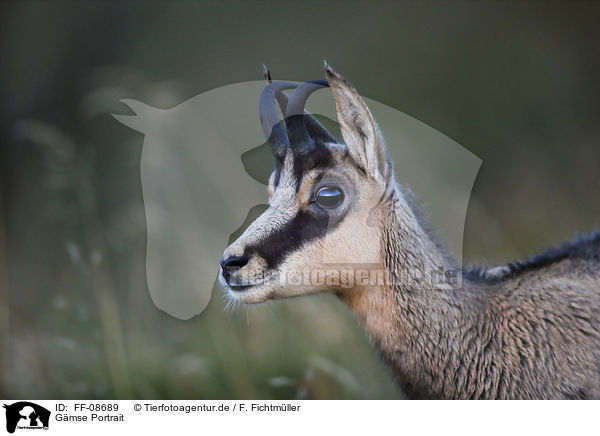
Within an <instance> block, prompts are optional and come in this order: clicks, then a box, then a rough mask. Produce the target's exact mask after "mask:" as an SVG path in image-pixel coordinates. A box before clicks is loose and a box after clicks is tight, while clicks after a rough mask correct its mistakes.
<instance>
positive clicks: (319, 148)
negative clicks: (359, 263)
mask: <svg viewBox="0 0 600 436" xmlns="http://www.w3.org/2000/svg"><path fill="white" fill-rule="evenodd" d="M266 74H267V75H268V71H267V73H266ZM325 76H326V78H327V81H326V82H325V81H310V82H306V83H303V84H299V85H298V84H294V83H290V82H272V81H271V80H270V76H269V77H268V78H269V84H268V85H266V86H265V88H264V90H263V92H262V94H261V96H260V102H259V112H260V119H261V123H262V127H263V130H264V132H265V136H266V137H267V139H268V143H269V146H270V148H271V151H272V153H273V155H274V170H273V173H272V174H271V177H270V179H269V186H268V194H269V207H268V209H267V210H266V211H265V212H264V213H263V214H262V215H261V216H260V217H258V218H257V219H256V220H255V221H254V222H253V223H252V224H251V225H250V226H249V227H248V228H247V229H246V231H245V232H244V233H243V234H242V235H241V236H240V237H239V238H238V239H237V240H236V241H234V242H233V243H232V244H231V245H230V246H229V247H227V249H226V250H225V252H224V254H223V257H222V258H221V261H220V263H221V267H222V269H221V273H220V274H219V280H220V282H221V285H222V286H223V288H224V289H225V291H226V292H227V293H228V295H229V297H231V298H232V299H233V300H236V301H241V302H245V303H256V302H262V301H265V300H267V299H273V298H284V297H291V296H297V295H303V294H309V293H314V292H320V291H333V292H342V291H343V290H344V289H343V288H342V287H340V285H339V283H338V282H337V281H336V280H333V281H331V282H325V283H323V282H319V283H314V282H313V281H312V280H308V281H307V280H282V278H281V277H282V276H284V277H287V278H290V277H291V276H290V272H291V273H294V274H298V273H300V274H302V273H304V274H306V273H307V272H309V274H310V272H311V271H325V270H327V271H330V272H332V271H333V272H335V271H341V269H344V268H348V264H356V259H357V257H356V253H360V256H359V258H360V259H368V261H367V262H368V263H369V264H373V263H375V264H380V265H383V263H384V262H383V258H382V257H383V254H382V247H381V244H380V242H379V241H380V240H381V235H382V232H383V231H384V228H383V227H384V224H383V221H382V220H378V219H377V215H378V213H377V211H378V206H379V205H380V204H381V203H382V202H383V201H384V200H385V199H386V198H388V197H389V194H390V193H391V191H392V190H393V189H394V188H393V187H394V183H393V171H392V164H391V162H390V160H389V158H388V155H387V152H386V150H385V146H384V144H383V139H382V137H381V134H380V133H379V130H378V128H377V124H376V123H375V120H374V119H373V116H372V114H371V112H370V111H369V108H368V107H367V106H366V104H365V102H364V101H363V99H362V98H361V97H360V95H359V94H358V92H357V91H356V90H355V89H354V88H353V87H352V86H351V85H350V84H349V83H348V82H347V81H346V80H345V79H344V78H343V77H342V76H340V75H339V74H338V73H336V72H335V71H334V70H333V69H331V67H329V66H328V65H326V66H325ZM325 86H329V87H330V88H331V90H332V93H333V98H334V101H335V105H336V112H337V119H338V123H339V126H340V130H341V133H342V136H343V139H344V142H343V143H341V142H340V141H338V140H337V139H336V138H334V136H333V135H331V134H330V133H329V132H328V131H327V130H326V129H325V128H324V127H323V126H322V125H321V124H320V123H319V122H318V121H317V120H316V119H315V118H314V117H313V116H311V115H310V114H308V112H306V111H305V109H304V106H305V103H306V101H307V99H308V97H309V96H310V94H311V93H312V92H314V91H316V90H318V89H320V88H322V87H325ZM288 89H289V90H293V91H291V94H290V96H289V99H288V96H287V95H286V94H285V93H284V92H283V91H284V90H288ZM276 102H277V103H278V104H279V106H280V108H281V112H282V113H283V114H284V120H283V121H281V122H280V121H279V120H278V118H277V111H276ZM324 253H335V256H334V258H335V259H332V258H331V257H330V256H324Z"/></svg>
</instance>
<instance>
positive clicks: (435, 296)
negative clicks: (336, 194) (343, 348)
mask: <svg viewBox="0 0 600 436" xmlns="http://www.w3.org/2000/svg"><path fill="white" fill-rule="evenodd" d="M390 198H391V200H390V201H387V202H384V203H383V204H382V205H381V206H380V207H379V211H378V217H379V218H378V219H379V225H380V226H381V227H380V228H381V229H382V232H383V234H384V237H383V238H382V242H383V244H382V257H383V258H384V262H385V267H386V268H388V269H392V270H393V269H397V270H399V272H400V273H406V272H410V270H411V269H414V268H422V267H423V265H428V264H429V265H434V266H440V267H441V268H447V267H449V265H451V262H449V261H447V260H446V257H445V255H444V254H443V253H442V252H441V250H439V249H438V248H437V246H436V244H435V243H434V242H433V240H432V239H431V238H430V237H429V236H428V234H427V232H426V231H425V230H423V228H422V227H421V226H420V225H419V224H418V220H417V219H416V217H415V215H414V213H413V212H412V210H411V209H410V207H409V206H408V205H407V204H406V203H405V202H403V200H402V198H401V197H400V198H399V199H398V197H394V196H391V197H390ZM569 262H572V261H571V260H566V261H564V262H562V263H559V264H555V265H552V266H551V267H549V268H547V269H546V270H545V271H544V274H542V275H538V274H535V273H531V274H525V275H523V276H522V277H519V278H518V279H516V280H511V281H506V282H503V283H501V284H497V285H481V284H477V285H475V284H474V283H473V282H469V281H467V280H464V281H463V283H462V286H461V287H460V288H455V289H452V287H451V286H449V287H448V289H440V287H439V286H437V287H436V286H435V283H431V282H428V281H427V280H423V281H422V286H414V285H411V286H403V285H402V283H399V284H398V283H394V284H393V285H391V286H390V285H383V286H368V287H354V288H352V289H350V290H348V291H346V292H343V293H340V294H338V295H339V297H340V299H341V300H342V301H344V302H345V303H346V304H347V305H348V306H349V307H350V309H351V310H352V311H353V312H354V313H355V314H356V316H357V318H358V319H359V321H360V322H361V323H362V325H363V326H364V328H365V330H366V333H367V335H368V337H369V339H370V341H371V342H372V344H373V345H374V346H375V348H376V349H377V351H378V353H379V355H380V356H381V358H382V360H383V361H384V362H385V364H386V365H387V366H388V367H389V368H390V370H391V372H392V374H393V375H394V378H395V379H396V382H397V383H398V384H399V386H400V387H401V388H402V389H403V391H404V392H405V393H406V394H407V395H408V396H409V397H410V398H433V399H444V398H446V399H451V398H460V399H508V398H511V399H514V398H529V399H531V398H552V399H560V398H598V397H599V396H600V391H599V378H600V376H599V374H600V367H599V363H598V362H600V349H598V344H600V325H599V323H598V314H597V313H595V312H594V310H595V311H598V307H600V304H599V301H598V300H600V294H599V293H598V292H597V289H596V291H594V286H597V283H598V280H599V279H600V277H599V273H598V267H597V265H595V264H586V263H585V262H584V261H581V264H579V263H578V264H577V265H575V264H570V263H569ZM565 281H569V285H570V286H571V288H570V289H568V290H565V286H564V283H565ZM582 295H585V296H586V297H585V298H584V297H583V296H582ZM586 298H587V299H588V300H589V301H588V300H586ZM558 301H562V303H561V304H558V303H557V302H558ZM585 301H587V303H585ZM590 303H592V304H591V306H589V304H590ZM586 304H587V305H588V306H586ZM581 332H586V333H585V334H582V333H581ZM582 368H585V369H584V370H583V371H582Z"/></svg>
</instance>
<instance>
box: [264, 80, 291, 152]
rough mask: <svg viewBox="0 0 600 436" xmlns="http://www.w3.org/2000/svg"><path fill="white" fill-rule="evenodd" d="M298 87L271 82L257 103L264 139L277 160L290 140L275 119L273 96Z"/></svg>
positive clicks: (286, 83)
mask: <svg viewBox="0 0 600 436" xmlns="http://www.w3.org/2000/svg"><path fill="white" fill-rule="evenodd" d="M297 86H298V85H296V84H295V83H291V82H271V83H269V84H268V85H267V86H265V87H264V89H263V90H262V92H261V94H260V99H259V102H258V114H259V116H260V123H261V125H262V128H263V132H264V134H265V137H266V138H267V140H268V142H269V146H270V147H271V151H272V152H273V154H274V155H275V157H277V158H283V157H284V156H285V153H286V149H287V147H290V140H289V138H288V135H287V133H286V131H285V129H284V127H283V126H282V123H281V122H280V121H279V118H278V117H277V111H276V110H275V96H276V95H277V94H283V92H282V91H283V90H284V89H291V88H296V87H297Z"/></svg>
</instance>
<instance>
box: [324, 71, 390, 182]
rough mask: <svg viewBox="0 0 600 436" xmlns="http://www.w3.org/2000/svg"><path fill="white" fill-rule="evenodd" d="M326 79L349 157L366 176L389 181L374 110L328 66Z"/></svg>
mask: <svg viewBox="0 0 600 436" xmlns="http://www.w3.org/2000/svg"><path fill="white" fill-rule="evenodd" d="M325 77H326V78H327V82H329V86H330V87H331V92H332V93H333V99H334V101H335V107H336V112H337V119H338V123H339V125H340V130H341V131H342V136H343V137H344V141H345V142H346V145H347V146H348V152H349V154H350V155H351V156H352V158H353V159H354V160H355V161H356V164H357V165H358V166H359V167H360V168H361V169H363V170H364V171H365V173H366V174H367V176H369V177H371V178H373V179H376V180H379V181H380V182H382V183H385V182H387V181H388V180H389V178H390V177H391V174H392V169H391V168H392V166H391V162H390V160H389V158H388V156H387V151H386V149H385V145H384V142H383V138H382V136H381V133H380V132H379V128H378V127H377V123H375V119H374V118H373V115H372V114H371V111H370V110H369V108H368V107H367V105H366V104H365V102H364V101H363V99H362V97H361V96H360V95H359V94H358V92H357V91H356V89H354V88H353V87H352V85H350V84H349V83H348V82H347V81H346V79H344V78H343V77H342V76H341V75H339V74H338V73H336V72H335V71H334V70H333V69H332V68H331V67H330V66H329V65H327V64H325Z"/></svg>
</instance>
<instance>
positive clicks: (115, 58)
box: [0, 1, 600, 399]
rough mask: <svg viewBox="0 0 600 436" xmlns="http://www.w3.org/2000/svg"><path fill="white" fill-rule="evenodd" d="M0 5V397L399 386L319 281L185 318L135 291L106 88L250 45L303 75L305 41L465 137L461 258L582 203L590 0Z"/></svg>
mask: <svg viewBox="0 0 600 436" xmlns="http://www.w3.org/2000/svg"><path fill="white" fill-rule="evenodd" d="M0 8H1V18H0V22H1V25H0V35H1V37H0V44H1V46H0V47H1V59H2V62H1V65H0V71H1V73H0V74H1V75H0V77H1V90H0V92H1V99H0V101H1V105H2V110H1V114H0V117H1V120H0V121H1V126H2V127H1V135H2V138H1V149H0V171H1V174H0V323H1V324H0V331H1V337H0V339H1V341H2V343H1V344H0V346H1V349H0V353H1V361H0V365H1V366H0V396H1V397H8V398H21V397H26V398H32V397H33V398H55V399H58V398H73V399H75V398H98V399H101V398H140V397H143V398H148V399H151V398H174V399H176V398H182V399H183V398H206V399H234V398H257V399H270V398H274V399H284V398H319V399H336V398H364V399H371V398H402V393H401V392H399V391H398V390H397V389H396V388H395V387H394V385H393V383H392V380H391V377H390V376H389V375H388V374H387V372H386V371H385V369H384V368H383V367H382V365H381V364H380V362H379V361H378V359H377V357H376V355H375V354H374V353H373V351H372V350H371V348H370V346H369V344H368V343H367V341H366V339H365V337H364V334H363V333H362V331H361V329H360V328H359V327H358V325H357V322H356V321H355V320H354V318H353V317H352V315H351V314H350V313H349V312H348V310H347V309H346V308H345V307H343V306H342V305H341V304H340V303H339V302H337V301H336V299H335V298H334V297H332V296H329V295H319V296H313V297H305V298H301V299H294V300H290V301H278V302H271V303H267V304H263V305H260V306H252V307H246V308H243V307H242V308H237V309H235V310H233V311H226V310H225V302H224V299H223V298H222V296H221V293H220V291H219V289H216V288H215V289H214V291H213V298H212V300H211V303H210V304H209V306H208V308H207V309H206V310H205V312H204V313H202V314H201V315H200V316H198V317H196V318H194V319H192V320H190V321H180V320H177V319H174V318H171V317H169V316H168V315H166V314H164V313H163V312H161V311H159V310H158V309H156V308H155V307H154V305H153V304H152V302H151V300H150V297H149V294H148V290H147V286H146V282H145V217H144V208H143V201H142V193H141V185H140V174H139V163H140V153H141V147H142V142H143V137H142V135H140V134H137V133H135V132H134V131H132V130H130V129H128V128H126V127H124V126H122V125H120V124H119V123H118V122H116V121H115V120H114V119H113V118H112V117H111V116H110V115H109V114H110V113H111V112H118V113H126V109H125V108H124V107H123V106H122V105H121V104H120V103H119V102H118V100H119V99H121V98H134V99H137V100H141V101H144V102H146V103H148V104H150V105H152V106H156V107H161V108H168V107H171V106H173V105H175V104H178V103H180V102H182V101H183V100H185V99H187V98H190V97H192V96H195V95H197V94H198V93H200V92H203V91H206V90H209V89H212V88H215V87H218V86H222V85H225V84H229V83H234V82H241V81H247V80H260V79H261V64H262V63H263V62H266V63H267V64H268V65H269V66H270V67H271V69H272V71H273V74H274V76H275V77H282V78H286V79H295V80H308V79H314V78H319V77H321V75H322V70H321V66H322V61H323V59H327V60H328V61H329V62H330V63H331V64H332V65H333V66H334V67H335V68H336V69H337V70H338V71H340V72H341V73H342V74H344V75H345V76H346V77H348V78H349V79H350V80H351V81H352V83H353V84H354V85H355V86H356V87H357V88H358V89H359V90H360V91H361V93H362V94H364V95H366V96H368V97H370V98H373V99H375V100H378V101H380V102H382V103H385V104H387V105H390V106H392V107H394V108H396V109H398V110H401V111H403V112H406V113H407V114H409V115H412V116H414V117H415V118H417V119H419V120H421V121H423V122H425V123H427V124H428V125H430V126H432V127H433V128H435V129H437V130H439V131H440V132H442V133H444V134H446V135H448V136H449V137H451V138H452V139H454V140H456V141H457V142H458V143H460V144H461V145H463V146H464V147H466V148H468V149H469V150H471V151H472V152H474V153H475V154H477V155H478V156H479V157H481V158H482V159H483V166H482V168H481V170H480V173H479V176H478V179H477V181H476V183H475V188H474V190H473V195H472V198H471V202H470V206H469V212H468V217H467V223H466V230H465V241H464V251H465V252H464V255H465V261H466V263H473V262H483V263H488V264H493V263H495V262H501V261H505V260H510V259H515V258H519V257H523V256H526V255H528V254H531V253H532V252H534V251H536V250H538V249H540V248H541V247H544V246H548V245H551V244H553V243H555V242H558V241H560V240H562V239H565V238H569V237H571V236H573V235H575V234H577V233H578V232H585V231H589V230H591V229H593V228H594V227H595V226H598V225H600V219H599V217H600V198H599V197H600V196H599V194H598V193H599V192H600V174H599V170H598V168H599V162H600V123H599V119H600V80H598V78H599V77H600V50H599V45H598V41H599V40H600V26H599V25H598V24H599V22H600V3H598V2H514V3H512V2H511V3H508V2H489V3H487V2H446V1H442V2H402V3H393V2H389V3H388V2H377V1H371V2H357V1H354V2H341V1H340V2H168V3H167V2H164V3H162V2H161V3H150V2H137V1H131V2H116V1H115V2H96V1H81V2H58V1H57V2H46V1H40V2H33V1H19V2H16V1H15V2H10V1H4V2H2V3H1V6H0ZM257 120H258V118H257ZM397 178H398V179H399V180H400V181H402V175H401V174H398V175H397ZM232 230H234V229H232ZM216 271H217V259H215V274H216Z"/></svg>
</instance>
